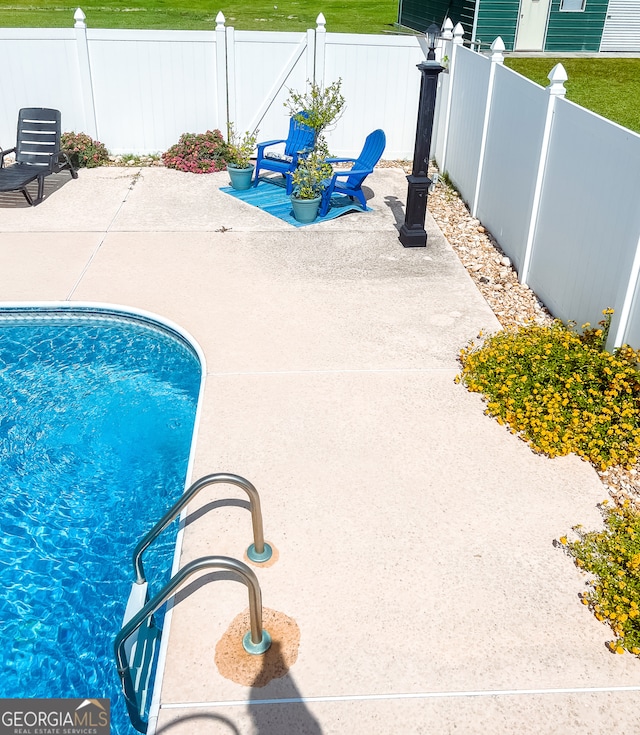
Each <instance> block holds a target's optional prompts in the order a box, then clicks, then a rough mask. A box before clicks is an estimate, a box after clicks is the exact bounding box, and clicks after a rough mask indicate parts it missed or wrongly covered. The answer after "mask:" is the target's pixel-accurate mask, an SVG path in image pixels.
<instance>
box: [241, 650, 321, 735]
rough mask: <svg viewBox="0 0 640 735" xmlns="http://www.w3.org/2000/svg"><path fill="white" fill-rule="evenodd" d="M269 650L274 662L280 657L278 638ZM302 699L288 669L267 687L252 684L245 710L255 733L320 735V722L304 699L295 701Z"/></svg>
mask: <svg viewBox="0 0 640 735" xmlns="http://www.w3.org/2000/svg"><path fill="white" fill-rule="evenodd" d="M268 654H269V665H270V666H273V662H274V660H277V659H280V660H282V653H281V647H280V642H279V641H273V643H272V644H271V648H270V649H269V651H268ZM261 674H262V672H261V673H260V674H258V676H257V677H256V679H255V680H256V681H260V680H261V678H262V677H261ZM301 699H302V695H301V693H300V690H299V689H298V687H297V686H296V683H295V680H294V678H293V677H292V676H291V674H289V673H287V674H285V675H284V676H283V677H281V678H280V679H273V680H272V681H270V682H269V684H268V685H267V686H266V687H258V686H253V687H251V695H250V702H249V705H248V710H249V714H250V715H251V719H252V720H253V725H254V733H255V735H322V728H321V727H320V724H319V723H318V721H317V720H316V718H315V717H314V716H313V715H312V714H311V712H309V710H308V709H307V707H306V705H305V703H304V702H302V701H296V700H301ZM274 700H289V701H283V702H278V701H274ZM290 700H294V701H290Z"/></svg>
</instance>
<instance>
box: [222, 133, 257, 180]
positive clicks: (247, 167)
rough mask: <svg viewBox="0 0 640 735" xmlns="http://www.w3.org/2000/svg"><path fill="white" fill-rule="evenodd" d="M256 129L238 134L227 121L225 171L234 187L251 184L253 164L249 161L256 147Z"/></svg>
mask: <svg viewBox="0 0 640 735" xmlns="http://www.w3.org/2000/svg"><path fill="white" fill-rule="evenodd" d="M257 134H258V131H257V130H255V131H254V132H253V133H249V131H247V132H245V133H244V135H239V134H237V133H236V132H235V130H234V129H233V123H229V128H228V136H227V138H228V143H227V154H226V158H227V172H228V174H229V177H230V178H231V186H232V187H233V188H234V189H240V190H242V189H248V188H249V187H250V186H251V177H252V176H253V170H254V168H255V166H254V165H253V164H252V163H251V160H250V159H251V156H252V155H253V151H254V149H255V147H256V139H257Z"/></svg>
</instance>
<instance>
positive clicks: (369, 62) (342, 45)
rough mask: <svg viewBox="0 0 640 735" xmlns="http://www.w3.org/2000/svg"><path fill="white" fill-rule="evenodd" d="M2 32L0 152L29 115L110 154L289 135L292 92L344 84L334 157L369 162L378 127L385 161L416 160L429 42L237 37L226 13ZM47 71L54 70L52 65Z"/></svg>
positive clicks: (80, 17) (311, 35)
mask: <svg viewBox="0 0 640 735" xmlns="http://www.w3.org/2000/svg"><path fill="white" fill-rule="evenodd" d="M75 19H76V24H75V27H74V28H70V29H24V28H17V29H13V28H0V68H2V75H0V99H2V105H1V107H0V146H2V147H4V148H9V147H11V146H12V145H13V144H14V142H15V130H16V121H17V115H18V110H19V109H20V108H21V107H31V106H34V107H54V108H57V109H59V110H60V111H61V112H62V123H63V128H64V130H74V131H76V132H85V133H88V134H89V135H91V136H92V137H93V138H97V139H99V140H100V141H102V142H103V143H104V144H105V145H106V146H107V147H108V148H109V150H110V151H111V152H112V153H156V152H160V151H164V150H166V149H167V148H169V146H171V145H172V144H173V143H175V142H176V141H177V140H178V138H179V136H180V135H181V134H182V133H185V132H191V133H199V132H204V131H205V130H208V129H214V128H218V129H220V130H221V131H222V132H223V134H224V133H226V126H227V122H228V121H231V122H234V124H235V126H236V129H237V130H239V131H244V130H253V129H255V128H259V131H260V132H259V137H260V139H262V140H269V139H273V138H280V137H283V135H284V134H285V133H286V129H287V125H288V114H287V111H286V109H285V107H284V105H283V103H284V101H285V99H286V98H287V97H288V94H289V89H297V90H303V89H304V87H305V85H306V82H307V80H315V81H317V82H320V83H330V82H333V81H335V80H337V79H338V78H341V79H342V89H343V93H344V96H345V98H346V100H347V106H346V111H345V114H344V116H343V118H342V119H341V120H340V123H339V125H337V126H336V127H335V129H334V130H333V131H330V132H329V134H328V136H327V137H328V140H329V145H330V148H331V152H332V153H333V154H335V155H339V156H350V155H354V154H357V153H359V152H360V150H361V148H362V144H363V142H364V138H365V137H366V135H367V134H368V133H369V132H371V131H372V130H374V129H375V128H377V127H381V128H383V129H384V131H385V133H386V135H387V148H386V151H385V158H388V159H396V158H400V159H402V158H409V159H410V158H412V157H413V145H414V138H415V121H416V117H417V109H418V93H419V86H420V74H419V73H418V71H417V70H416V68H415V66H416V65H417V64H418V63H420V62H421V61H423V60H424V58H425V55H426V47H425V45H424V39H423V38H421V37H416V36H372V35H351V34H340V33H327V32H326V28H325V20H324V17H323V16H322V15H320V16H318V25H317V27H316V28H314V29H310V30H308V31H307V32H306V33H272V32H262V31H260V32H252V31H236V30H235V29H234V28H232V27H228V26H225V23H224V16H223V15H222V13H219V14H218V17H217V19H216V23H217V25H216V28H215V30H211V31H137V30H100V29H97V30H96V29H91V28H87V26H86V23H85V16H84V13H82V11H81V10H78V11H76V14H75ZM45 60H46V61H45Z"/></svg>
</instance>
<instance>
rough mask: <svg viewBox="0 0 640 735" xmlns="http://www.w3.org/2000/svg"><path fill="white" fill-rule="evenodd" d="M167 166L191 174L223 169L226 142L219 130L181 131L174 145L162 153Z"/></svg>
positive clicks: (225, 161)
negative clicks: (203, 131) (202, 131)
mask: <svg viewBox="0 0 640 735" xmlns="http://www.w3.org/2000/svg"><path fill="white" fill-rule="evenodd" d="M162 161H163V162H164V165H165V166H167V168H175V169H177V170H178V171H187V172H189V173H193V174H209V173H213V172H214V171H223V170H224V169H225V168H226V165H227V144H226V143H225V140H224V138H223V137H222V133H221V132H220V131H219V130H207V132H206V133H183V135H181V136H180V139H179V140H178V142H177V143H176V144H175V145H172V146H171V148H169V150H168V151H166V152H165V153H163V154H162Z"/></svg>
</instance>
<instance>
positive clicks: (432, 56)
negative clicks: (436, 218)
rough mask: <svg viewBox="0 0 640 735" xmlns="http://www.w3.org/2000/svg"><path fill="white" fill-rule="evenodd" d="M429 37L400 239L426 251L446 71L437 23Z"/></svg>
mask: <svg viewBox="0 0 640 735" xmlns="http://www.w3.org/2000/svg"><path fill="white" fill-rule="evenodd" d="M425 35H426V37H427V43H428V45H429V53H428V54H427V60H426V61H423V62H422V63H420V64H418V69H420V72H421V73H422V80H421V82H420V102H419V105H418V126H417V129H416V142H415V147H414V151H413V168H412V169H411V176H407V181H408V182H409V191H408V193H407V206H406V208H405V215H404V224H403V225H402V227H401V228H400V238H399V239H400V242H401V243H402V244H403V245H404V247H405V248H423V247H426V245H427V232H426V230H425V229H424V220H425V216H426V214H427V196H428V194H429V186H430V185H431V179H430V178H429V177H428V176H427V172H428V171H429V151H430V150H431V135H432V133H433V117H434V113H435V108H436V90H437V88H438V74H440V72H442V71H444V67H443V66H440V64H438V62H437V61H436V42H437V40H438V38H439V36H440V29H439V28H438V26H437V25H436V24H435V23H433V24H432V25H430V26H429V28H428V29H427V32H426V34H425Z"/></svg>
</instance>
